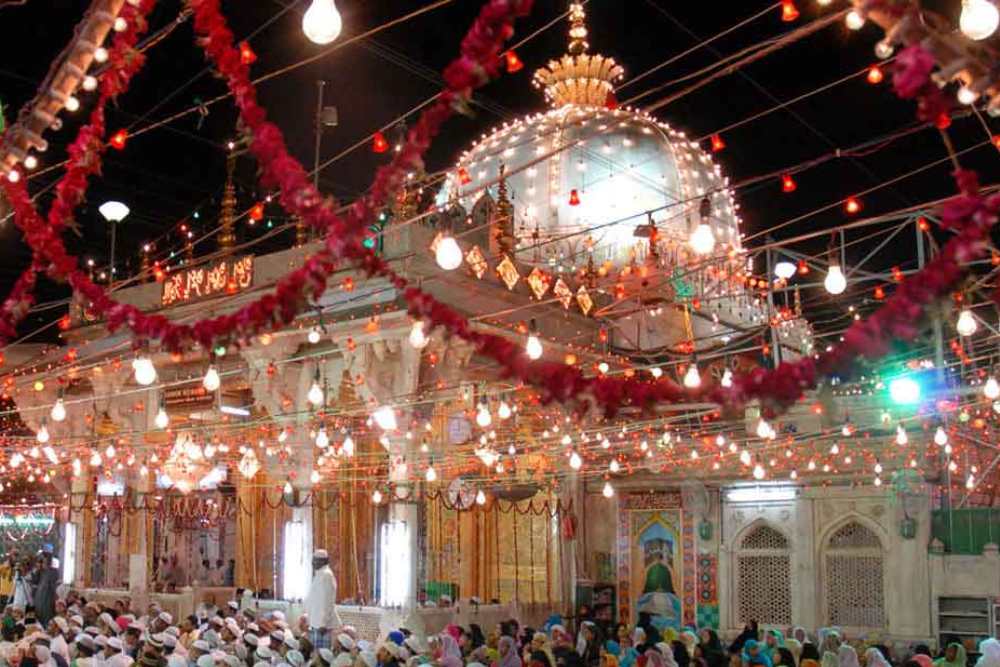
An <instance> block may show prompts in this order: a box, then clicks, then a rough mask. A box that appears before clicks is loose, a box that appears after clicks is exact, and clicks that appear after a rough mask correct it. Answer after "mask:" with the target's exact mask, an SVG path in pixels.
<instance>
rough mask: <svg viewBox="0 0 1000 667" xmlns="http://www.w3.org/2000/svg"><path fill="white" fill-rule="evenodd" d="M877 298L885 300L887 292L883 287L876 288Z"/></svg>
mask: <svg viewBox="0 0 1000 667" xmlns="http://www.w3.org/2000/svg"><path fill="white" fill-rule="evenodd" d="M875 298H876V299H877V300H878V301H881V300H882V299H884V298H885V290H884V289H882V287H881V286H879V287H876V288H875Z"/></svg>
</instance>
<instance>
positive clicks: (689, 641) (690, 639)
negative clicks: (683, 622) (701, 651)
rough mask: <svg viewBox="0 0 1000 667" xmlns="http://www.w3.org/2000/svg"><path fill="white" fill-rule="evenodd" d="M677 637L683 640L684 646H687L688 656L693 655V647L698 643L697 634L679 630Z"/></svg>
mask: <svg viewBox="0 0 1000 667" xmlns="http://www.w3.org/2000/svg"><path fill="white" fill-rule="evenodd" d="M678 639H680V640H681V641H682V642H684V646H685V647H687V652H688V657H691V656H694V647H695V646H697V645H698V635H696V634H695V633H693V632H691V631H690V630H681V634H680V637H678Z"/></svg>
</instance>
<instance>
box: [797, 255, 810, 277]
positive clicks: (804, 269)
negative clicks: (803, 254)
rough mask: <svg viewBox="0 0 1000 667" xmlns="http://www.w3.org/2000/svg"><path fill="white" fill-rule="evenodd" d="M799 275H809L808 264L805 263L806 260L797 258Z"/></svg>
mask: <svg viewBox="0 0 1000 667" xmlns="http://www.w3.org/2000/svg"><path fill="white" fill-rule="evenodd" d="M799 275H800V276H807V275H809V265H808V264H806V260H804V259H800V260H799Z"/></svg>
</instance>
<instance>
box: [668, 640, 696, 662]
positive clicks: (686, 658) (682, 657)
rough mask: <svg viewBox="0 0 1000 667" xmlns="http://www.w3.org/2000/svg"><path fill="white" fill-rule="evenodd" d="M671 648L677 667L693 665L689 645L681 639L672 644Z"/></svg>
mask: <svg viewBox="0 0 1000 667" xmlns="http://www.w3.org/2000/svg"><path fill="white" fill-rule="evenodd" d="M670 648H671V649H672V653H673V656H674V662H675V663H676V664H677V667H688V666H689V665H690V664H691V656H690V655H689V654H688V648H687V645H686V644H685V643H684V642H682V641H681V640H679V639H675V640H674V641H672V642H670Z"/></svg>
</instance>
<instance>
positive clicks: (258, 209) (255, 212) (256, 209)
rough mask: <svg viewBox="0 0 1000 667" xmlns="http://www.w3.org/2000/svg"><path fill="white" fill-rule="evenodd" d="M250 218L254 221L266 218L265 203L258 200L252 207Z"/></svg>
mask: <svg viewBox="0 0 1000 667" xmlns="http://www.w3.org/2000/svg"><path fill="white" fill-rule="evenodd" d="M250 219H251V220H253V221H254V222H260V221H261V220H263V219H264V204H262V203H260V202H257V203H256V204H254V205H253V206H252V207H251V208H250Z"/></svg>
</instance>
